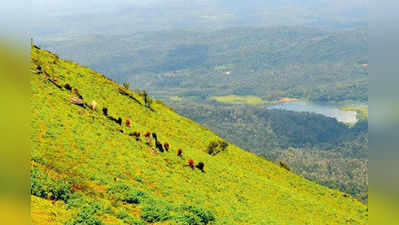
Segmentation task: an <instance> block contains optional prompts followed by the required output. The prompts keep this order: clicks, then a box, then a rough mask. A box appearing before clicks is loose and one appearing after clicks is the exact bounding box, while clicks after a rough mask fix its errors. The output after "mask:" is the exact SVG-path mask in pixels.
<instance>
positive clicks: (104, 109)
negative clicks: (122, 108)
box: [103, 107, 108, 116]
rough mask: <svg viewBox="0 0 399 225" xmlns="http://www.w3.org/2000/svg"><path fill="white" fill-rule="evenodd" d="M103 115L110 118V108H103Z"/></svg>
mask: <svg viewBox="0 0 399 225" xmlns="http://www.w3.org/2000/svg"><path fill="white" fill-rule="evenodd" d="M103 114H104V116H108V108H105V107H104V108H103Z"/></svg>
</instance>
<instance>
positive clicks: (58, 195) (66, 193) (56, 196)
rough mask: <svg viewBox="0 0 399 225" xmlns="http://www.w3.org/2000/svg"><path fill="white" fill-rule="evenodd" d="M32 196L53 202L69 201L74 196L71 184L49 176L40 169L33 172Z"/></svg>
mask: <svg viewBox="0 0 399 225" xmlns="http://www.w3.org/2000/svg"><path fill="white" fill-rule="evenodd" d="M31 194H32V195H35V196H38V197H41V198H47V199H52V200H62V201H65V202H66V201H68V199H69V198H70V196H71V194H72V190H71V184H69V183H68V182H66V181H64V180H62V179H54V178H51V177H49V176H48V174H47V173H44V172H43V171H41V170H40V169H39V168H36V167H34V168H32V170H31Z"/></svg>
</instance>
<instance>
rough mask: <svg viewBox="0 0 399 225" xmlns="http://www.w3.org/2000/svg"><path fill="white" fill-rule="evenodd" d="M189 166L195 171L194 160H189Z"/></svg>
mask: <svg viewBox="0 0 399 225" xmlns="http://www.w3.org/2000/svg"><path fill="white" fill-rule="evenodd" d="M188 165H189V166H190V167H191V169H194V160H192V159H189V160H188Z"/></svg>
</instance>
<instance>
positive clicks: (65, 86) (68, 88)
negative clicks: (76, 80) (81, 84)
mask: <svg viewBox="0 0 399 225" xmlns="http://www.w3.org/2000/svg"><path fill="white" fill-rule="evenodd" d="M64 88H65V89H67V90H68V91H71V90H72V86H71V85H70V84H65V85H64Z"/></svg>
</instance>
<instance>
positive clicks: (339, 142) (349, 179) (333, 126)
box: [171, 100, 368, 202]
mask: <svg viewBox="0 0 399 225" xmlns="http://www.w3.org/2000/svg"><path fill="white" fill-rule="evenodd" d="M171 105H172V107H173V108H174V109H175V110H176V111H177V112H179V113H181V114H182V115H184V116H186V117H188V118H190V119H192V120H194V121H196V122H198V123H200V124H202V125H204V126H206V127H208V128H209V129H211V130H213V131H215V132H216V133H217V134H218V135H220V136H221V137H223V138H225V139H226V140H228V141H230V142H231V143H233V144H235V145H237V146H239V147H241V148H243V149H245V150H247V151H249V152H253V153H256V154H258V155H260V156H265V157H267V158H268V159H270V160H273V161H275V162H279V161H283V162H285V163H287V164H288V165H289V166H290V167H291V169H292V171H294V172H296V173H298V174H301V175H303V176H305V177H306V178H309V179H311V180H313V181H315V182H318V183H320V184H323V185H327V186H328V187H331V188H334V189H339V190H341V191H343V192H346V193H349V194H351V195H353V196H356V197H357V198H359V199H361V200H362V201H364V202H367V201H368V121H367V120H366V119H365V118H366V117H365V116H366V114H358V115H362V116H359V119H362V120H360V121H359V122H357V123H356V124H355V125H353V126H352V127H349V126H348V125H346V124H343V123H340V122H338V121H337V120H336V119H333V118H329V117H325V116H323V115H321V114H315V113H308V112H292V111H286V110H275V109H273V110H270V109H268V108H267V106H253V105H252V106H249V105H244V106H237V105H232V106H227V105H220V104H197V103H192V102H187V101H184V100H181V101H179V102H172V103H171ZM348 109H349V108H348ZM350 109H351V108H350ZM355 109H358V108H355ZM363 110H364V112H367V109H363Z"/></svg>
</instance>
